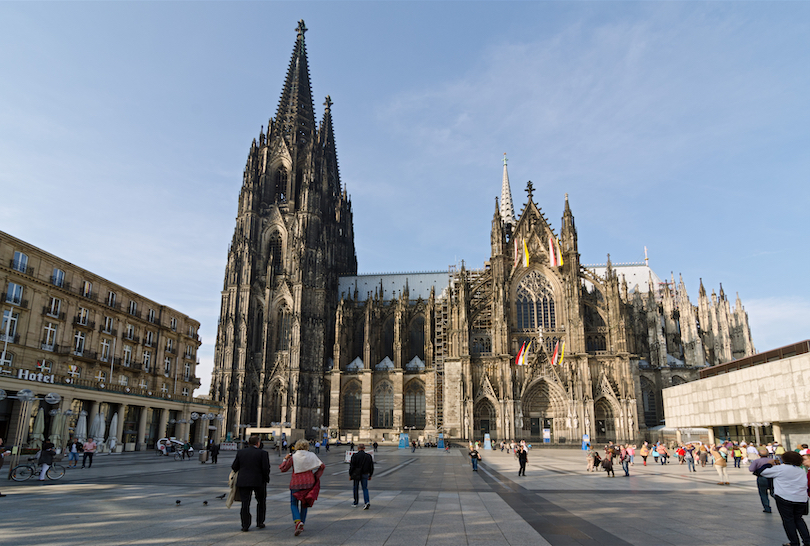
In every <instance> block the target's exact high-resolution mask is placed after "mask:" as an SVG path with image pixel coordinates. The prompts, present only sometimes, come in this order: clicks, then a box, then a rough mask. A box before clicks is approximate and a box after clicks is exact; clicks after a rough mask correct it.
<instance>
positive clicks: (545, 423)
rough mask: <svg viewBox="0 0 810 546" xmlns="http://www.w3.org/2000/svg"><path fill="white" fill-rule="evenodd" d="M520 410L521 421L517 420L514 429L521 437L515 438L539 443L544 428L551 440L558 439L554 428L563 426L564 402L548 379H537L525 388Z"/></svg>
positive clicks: (541, 441)
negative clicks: (521, 413)
mask: <svg viewBox="0 0 810 546" xmlns="http://www.w3.org/2000/svg"><path fill="white" fill-rule="evenodd" d="M521 410H522V411H523V422H522V423H520V422H519V421H518V423H516V425H517V427H516V429H517V430H518V431H519V433H520V434H522V437H521V438H516V439H518V440H523V439H525V440H526V441H527V442H528V441H530V440H531V441H532V442H533V443H537V444H541V443H543V431H544V430H548V431H549V433H550V435H551V441H552V442H554V441H555V440H557V439H558V438H557V436H558V433H557V431H556V430H555V428H559V429H562V428H563V426H564V421H565V416H566V402H565V399H564V398H563V396H562V395H561V394H560V393H559V392H557V389H555V388H554V387H553V386H552V385H551V384H550V383H549V382H548V381H546V380H544V379H543V380H540V381H537V382H536V383H534V384H533V385H531V386H530V387H529V388H528V389H527V390H526V394H525V395H524V396H523V400H522V407H521Z"/></svg>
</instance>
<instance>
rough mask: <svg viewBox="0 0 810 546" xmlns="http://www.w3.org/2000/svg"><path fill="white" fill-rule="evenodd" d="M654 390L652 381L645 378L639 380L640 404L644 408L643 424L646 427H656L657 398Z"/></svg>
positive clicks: (657, 423)
mask: <svg viewBox="0 0 810 546" xmlns="http://www.w3.org/2000/svg"><path fill="white" fill-rule="evenodd" d="M656 390H657V389H656V388H655V385H654V384H653V382H652V381H650V380H649V379H647V378H646V377H642V378H641V403H642V406H643V407H644V424H645V425H647V426H648V427H657V426H658V425H659V424H660V423H659V422H658V397H657V396H656Z"/></svg>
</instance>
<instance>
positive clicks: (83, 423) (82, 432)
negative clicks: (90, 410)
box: [73, 413, 87, 443]
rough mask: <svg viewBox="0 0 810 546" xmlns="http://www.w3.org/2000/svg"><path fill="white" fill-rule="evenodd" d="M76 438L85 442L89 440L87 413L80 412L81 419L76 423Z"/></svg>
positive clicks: (74, 433) (74, 434)
mask: <svg viewBox="0 0 810 546" xmlns="http://www.w3.org/2000/svg"><path fill="white" fill-rule="evenodd" d="M73 436H75V438H76V439H77V440H78V441H80V442H82V443H84V441H85V440H87V415H85V414H84V413H81V414H79V421H78V422H77V423H76V430H75V431H74V432H73Z"/></svg>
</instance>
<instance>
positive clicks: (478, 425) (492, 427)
mask: <svg viewBox="0 0 810 546" xmlns="http://www.w3.org/2000/svg"><path fill="white" fill-rule="evenodd" d="M497 419H498V414H497V413H496V412H495V407H494V406H493V405H492V402H490V400H489V399H488V398H482V399H481V400H479V401H478V403H477V404H475V410H474V411H473V438H474V439H475V440H483V439H484V434H489V435H490V436H491V437H492V438H493V439H495V432H496V431H497V428H498V427H497V424H496V423H497V422H498V421H497Z"/></svg>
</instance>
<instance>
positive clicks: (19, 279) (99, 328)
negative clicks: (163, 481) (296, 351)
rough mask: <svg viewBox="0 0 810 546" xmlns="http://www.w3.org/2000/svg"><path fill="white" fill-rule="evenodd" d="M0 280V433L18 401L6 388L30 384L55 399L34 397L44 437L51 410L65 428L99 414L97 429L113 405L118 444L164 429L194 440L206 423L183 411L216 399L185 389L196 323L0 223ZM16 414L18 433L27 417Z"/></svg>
mask: <svg viewBox="0 0 810 546" xmlns="http://www.w3.org/2000/svg"><path fill="white" fill-rule="evenodd" d="M0 282H2V286H3V288H4V292H3V295H2V301H0V303H1V304H2V309H3V322H2V326H0V351H1V352H0V389H3V390H5V391H6V392H7V394H8V395H9V396H10V398H6V399H5V400H2V401H0V437H3V438H14V437H15V436H16V434H17V430H16V426H17V423H18V421H19V412H20V407H21V405H20V402H19V401H18V400H15V399H14V398H13V397H14V396H15V394H16V393H17V391H19V390H21V389H30V390H32V391H34V393H35V394H38V395H45V394H47V393H50V392H54V393H57V394H59V395H60V396H61V398H62V399H61V401H60V402H59V403H58V404H56V405H49V404H47V403H46V402H45V401H44V400H43V401H40V402H39V404H41V405H42V406H43V407H44V409H45V410H46V411H45V412H44V414H45V415H44V420H45V422H44V428H45V431H46V432H45V435H46V436H47V435H48V433H49V431H50V430H51V429H52V426H53V421H54V419H55V418H56V417H57V415H59V414H64V412H67V411H70V412H71V414H70V415H69V419H68V420H67V422H66V424H65V429H66V430H68V431H71V430H73V429H74V427H75V426H76V424H77V421H78V418H79V417H80V415H81V412H83V411H84V412H86V413H87V415H86V418H87V419H88V426H89V425H90V423H92V422H93V420H94V419H95V416H96V415H101V414H103V416H104V419H105V424H106V427H107V430H109V425H110V423H111V420H112V417H113V415H114V414H116V413H117V414H118V415H119V419H118V430H117V431H115V433H116V434H117V439H118V442H119V445H120V446H121V448H122V449H127V450H141V449H145V448H147V447H151V446H152V445H153V444H154V442H155V440H156V439H159V438H160V437H162V436H165V435H167V434H168V435H169V436H176V437H179V438H184V439H187V438H190V439H191V440H192V441H196V442H201V441H202V440H203V439H204V437H205V436H206V435H207V433H208V430H207V429H205V428H204V425H202V424H200V425H194V424H193V420H192V418H191V415H192V413H195V412H196V413H197V414H200V415H206V416H208V415H209V414H211V413H214V414H217V413H218V412H219V408H218V405H217V404H215V403H212V402H210V400H203V399H197V398H194V397H193V392H194V389H195V388H197V387H199V385H200V380H199V378H198V377H197V376H196V368H197V364H198V361H197V349H198V347H199V346H200V338H199V336H198V334H197V332H198V329H199V327H200V324H199V322H197V321H196V320H194V319H192V318H190V317H188V316H186V315H184V314H183V313H180V312H178V311H176V310H174V309H171V308H169V307H166V306H164V305H160V304H159V303H156V302H154V301H152V300H149V299H147V298H145V297H144V296H141V295H140V294H136V293H134V292H132V291H131V290H127V289H126V288H124V287H122V286H119V285H117V284H114V283H113V282H111V281H109V280H107V279H104V278H102V277H99V276H98V275H95V274H93V273H91V272H90V271H87V270H86V269H82V268H81V267H78V266H76V265H73V264H72V263H70V262H67V261H65V260H63V259H61V258H58V257H56V256H54V255H52V254H49V253H48V252H45V251H44V250H41V249H39V248H37V247H35V246H32V245H30V244H28V243H26V242H24V241H21V240H20V239H17V238H15V237H12V236H11V235H9V234H7V233H3V232H0ZM40 397H41V396H40ZM37 410H38V407H37V403H35V405H34V407H33V412H34V413H35V412H37ZM51 410H56V411H55V412H54V413H55V414H56V415H50V412H51ZM23 421H24V422H25V425H24V426H28V427H29V429H30V430H27V431H23V435H22V440H23V441H24V442H25V441H26V439H27V436H28V434H29V433H30V432H32V429H31V427H33V421H34V420H33V419H31V421H32V422H31V423H29V422H28V421H26V420H23ZM199 421H200V423H202V421H203V420H202V419H200V420H199ZM62 439H63V440H64V439H65V438H62Z"/></svg>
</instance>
